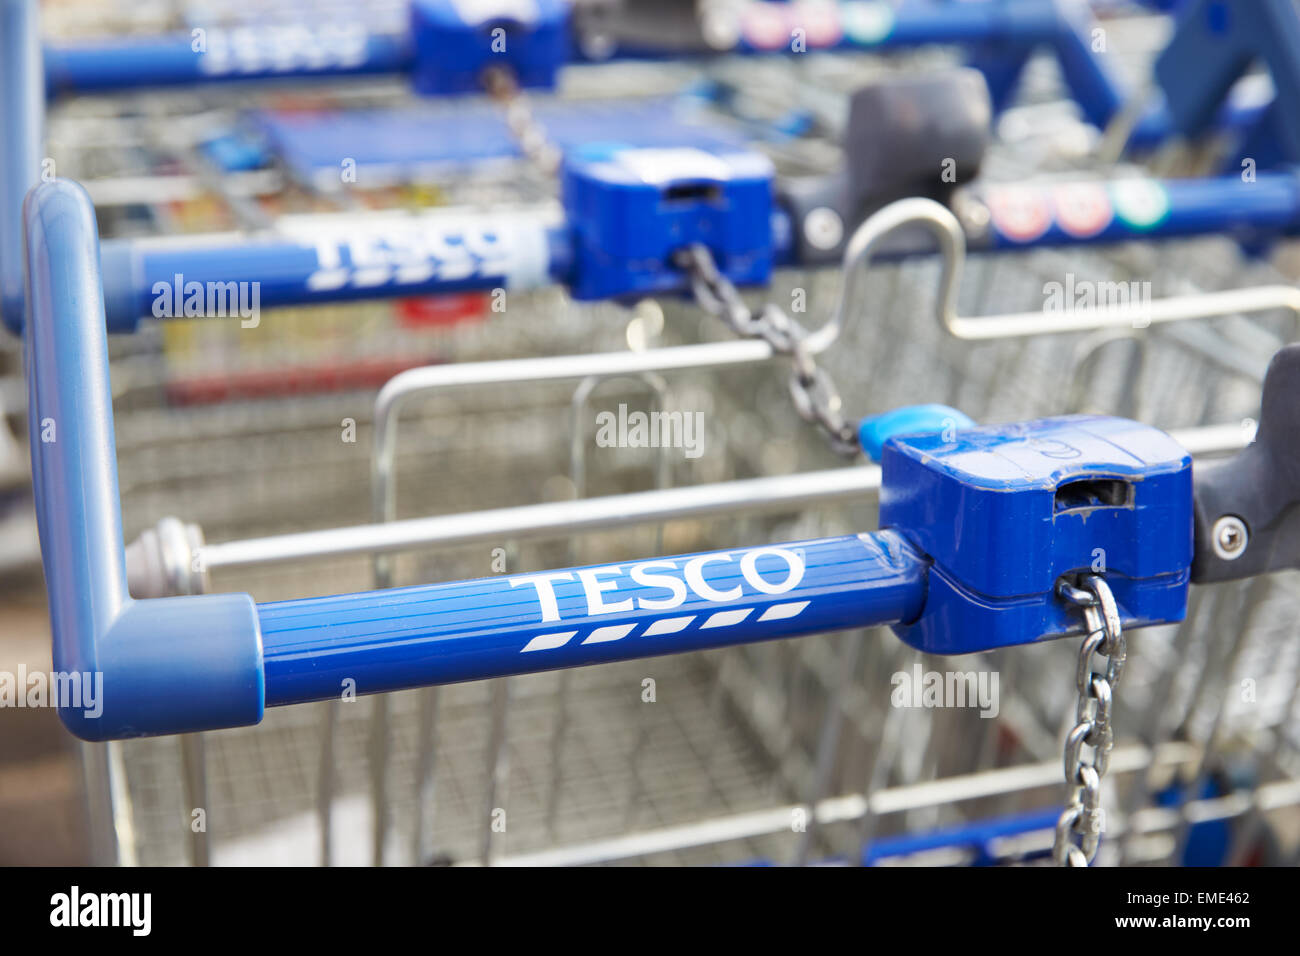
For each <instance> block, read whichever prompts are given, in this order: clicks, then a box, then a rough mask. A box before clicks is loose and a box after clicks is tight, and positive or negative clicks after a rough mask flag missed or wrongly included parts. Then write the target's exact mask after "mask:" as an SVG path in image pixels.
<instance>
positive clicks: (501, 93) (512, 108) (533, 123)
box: [483, 67, 561, 176]
mask: <svg viewBox="0 0 1300 956" xmlns="http://www.w3.org/2000/svg"><path fill="white" fill-rule="evenodd" d="M483 82H484V85H485V86H486V87H487V92H488V95H489V96H490V97H492V98H493V99H494V100H496V101H497V102H498V103H500V104H501V105H502V106H503V107H504V109H505V114H506V127H507V128H508V129H509V130H510V134H511V135H512V136H514V138H515V141H516V142H517V143H518V144H519V148H520V149H522V150H523V151H524V156H525V157H526V158H527V159H528V161H529V162H531V163H532V164H533V165H534V166H536V167H537V168H538V169H540V170H541V171H542V172H543V173H545V174H546V175H548V176H552V175H554V174H555V172H556V171H557V170H558V169H559V168H560V160H561V154H560V150H559V147H557V146H556V145H555V144H554V143H553V142H551V137H550V135H549V134H548V133H547V132H546V127H544V126H543V125H542V124H541V121H540V120H538V118H537V115H536V114H535V113H533V109H532V106H531V105H530V104H529V102H528V97H526V96H525V95H524V93H523V91H522V90H521V89H520V88H519V83H518V81H517V80H516V79H515V77H514V74H512V73H511V72H510V71H509V70H506V69H503V68H501V67H492V68H489V69H488V70H485V71H484V75H483Z"/></svg>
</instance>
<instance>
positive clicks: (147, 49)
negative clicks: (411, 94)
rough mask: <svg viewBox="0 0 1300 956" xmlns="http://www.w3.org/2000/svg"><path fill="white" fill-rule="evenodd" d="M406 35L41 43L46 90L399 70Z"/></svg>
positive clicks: (259, 34) (406, 51)
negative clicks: (43, 46) (42, 44)
mask: <svg viewBox="0 0 1300 956" xmlns="http://www.w3.org/2000/svg"><path fill="white" fill-rule="evenodd" d="M413 62H414V61H413V57H412V51H411V47H410V42H409V40H408V39H407V38H406V37H402V36H392V35H389V34H380V33H367V32H365V31H364V30H361V29H360V28H357V29H336V28H332V27H328V26H327V27H322V28H312V27H300V26H294V27H285V26H278V25H267V26H264V27H259V28H257V29H256V30H250V29H244V30H230V31H226V30H215V29H214V30H207V31H204V34H203V37H202V40H199V39H198V38H197V37H195V36H193V35H191V34H185V33H180V34H173V35H168V36H156V37H127V38H123V39H112V40H95V41H78V42H75V43H74V42H69V43H60V44H47V45H46V47H45V87H46V92H47V95H50V96H59V95H64V94H71V93H110V92H114V91H119V90H127V89H136V88H140V87H151V86H186V85H190V84H194V83H222V82H238V81H241V80H242V81H247V80H274V79H288V78H295V77H296V78H310V77H331V76H359V75H368V74H382V73H405V72H408V71H409V70H410V69H411V67H412V64H413Z"/></svg>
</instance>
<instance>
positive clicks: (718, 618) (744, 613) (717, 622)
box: [700, 607, 754, 630]
mask: <svg viewBox="0 0 1300 956" xmlns="http://www.w3.org/2000/svg"><path fill="white" fill-rule="evenodd" d="M753 611H754V609H753V608H752V607H741V608H736V609H735V610H734V611H719V612H718V613H717V614H714V615H712V616H711V617H710V618H709V619H708V620H707V621H705V622H704V623H703V624H701V625H700V630H704V629H705V628H706V627H731V625H733V624H739V623H740V622H741V621H743V620H744V619H745V618H747V617H749V615H750V614H752V613H753Z"/></svg>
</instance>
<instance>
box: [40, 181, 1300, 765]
mask: <svg viewBox="0 0 1300 956" xmlns="http://www.w3.org/2000/svg"><path fill="white" fill-rule="evenodd" d="M24 227H25V229H26V238H27V274H26V279H27V289H26V291H27V296H26V300H27V321H26V323H25V336H26V345H27V352H26V360H27V378H28V389H29V410H28V415H29V421H28V427H29V432H30V436H31V448H32V472H33V485H34V489H35V498H36V515H37V521H38V523H39V527H40V538H41V552H42V559H43V562H44V569H45V578H46V584H47V588H48V591H49V603H50V621H51V627H52V630H53V634H54V666H55V669H56V671H58V672H59V673H60V675H66V677H65V679H64V682H63V684H62V685H61V686H63V687H64V688H66V689H68V690H72V689H74V687H75V685H76V683H77V682H78V681H79V682H80V685H81V686H82V687H84V686H85V685H86V682H87V681H91V682H92V685H91V686H94V687H98V688H99V689H100V692H99V693H96V694H95V700H94V701H92V702H87V701H85V700H84V699H80V696H79V695H76V694H74V695H73V697H72V699H66V698H64V697H63V696H60V698H59V700H58V703H59V705H60V706H59V710H60V714H61V716H62V718H63V720H64V722H65V724H66V725H67V726H68V727H69V729H70V730H72V731H73V732H74V733H76V734H77V735H78V736H81V737H83V738H85V739H91V740H105V739H113V738H118V737H131V736H141V735H146V734H164V733H183V732H189V731H196V730H207V729H217V728H221V727H233V726H240V725H243V724H251V723H256V722H257V721H258V720H260V719H261V716H262V713H263V709H264V708H265V706H266V705H268V704H269V705H272V706H274V705H278V704H292V703H300V702H305V701H312V700H325V699H330V698H334V697H336V696H339V695H342V694H346V693H348V692H359V693H377V692H383V691H393V690H400V689H404V688H409V687H417V686H425V685H430V684H439V683H450V682H455V681H465V680H475V679H481V678H487V677H498V676H506V675H510V674H521V673H528V672H533V671H542V670H551V669H555V668H563V667H574V666H580V665H586V664H596V663H603V662H608V661H615V660H627V659H631V658H639V657H650V656H656V655H660V654H666V653H674V652H680V651H690V650H699V649H704V648H712V647H722V646H729V645H734V644H741V643H747V642H752V641H759V640H766V639H771V638H779V637H793V636H797V635H802V634H807V633H812V632H819V631H827V630H838V629H846V628H861V627H872V626H879V625H894V627H895V630H896V631H897V633H898V634H899V636H900V637H902V639H903V640H905V641H907V642H909V643H911V644H913V645H914V646H916V647H918V648H921V649H922V650H927V651H931V652H942V653H965V652H969V651H974V650H984V649H989V648H993V647H1005V646H1008V645H1011V644H1020V643H1028V642H1031V641H1035V640H1040V639H1042V638H1044V637H1053V636H1062V635H1065V634H1070V633H1078V631H1079V628H1080V621H1079V620H1078V618H1077V617H1075V616H1074V615H1073V613H1072V612H1071V610H1070V609H1069V608H1067V607H1065V606H1064V605H1063V604H1062V602H1060V601H1059V600H1058V599H1057V598H1056V596H1055V592H1056V588H1057V584H1058V583H1059V581H1060V580H1061V579H1062V578H1063V577H1068V576H1070V575H1073V574H1075V573H1078V572H1080V571H1081V570H1086V569H1088V568H1089V567H1090V565H1091V564H1092V562H1093V561H1095V558H1096V553H1097V549H1098V548H1101V550H1102V552H1103V553H1105V554H1106V561H1107V571H1106V575H1107V579H1108V582H1109V583H1110V585H1111V589H1112V591H1113V593H1114V594H1115V597H1116V600H1117V612H1118V613H1119V614H1120V616H1121V619H1122V621H1123V623H1124V626H1125V627H1126V628H1127V627H1143V626H1147V625H1152V624H1163V623H1169V622H1171V621H1177V620H1180V619H1181V618H1182V616H1183V615H1184V613H1185V611H1186V599H1187V587H1188V582H1189V579H1190V576H1191V566H1192V560H1193V510H1194V507H1193V498H1192V488H1193V486H1192V472H1191V458H1190V456H1189V455H1188V454H1187V452H1186V451H1185V450H1184V449H1182V448H1181V447H1179V446H1178V445H1177V444H1176V443H1175V442H1174V441H1173V440H1172V439H1171V438H1169V437H1168V436H1167V435H1165V434H1164V433H1162V432H1159V431H1158V430H1156V429H1153V428H1149V427H1147V426H1144V425H1140V424H1138V423H1136V422H1131V421H1126V420H1123V419H1116V418H1106V417H1098V416H1067V417H1064V418H1058V419H1043V420H1039V421H1036V422H1022V423H1016V424H1012V425H1004V426H985V427H981V428H973V429H966V430H963V429H962V428H960V426H958V427H957V428H956V430H955V431H954V432H953V433H952V434H949V433H948V432H947V430H943V431H938V432H934V431H925V432H921V433H914V434H908V435H898V434H896V435H893V436H892V437H890V438H888V440H887V441H885V442H884V446H883V452H882V455H881V469H882V475H883V480H882V487H881V504H880V521H881V526H882V528H884V529H886V530H883V531H880V532H876V533H872V534H862V535H848V536H842V537H835V538H822V539H816V540H811V541H803V542H795V543H791V544H783V545H774V546H766V547H758V548H746V549H738V550H733V551H714V552H705V553H702V554H694V555H681V556H676V557H666V558H652V559H649V560H645V561H638V562H630V563H629V562H623V563H620V564H616V565H606V566H596V567H586V568H568V569H563V570H557V571H545V572H541V573H533V574H519V575H503V576H500V577H495V578H484V579H480V580H475V581H462V582H454V583H448V584H437V585H427V586H418V587H406V588H395V589H390V590H384V591H375V592H370V593H361V594H343V595H336V596H333V597H323V598H308V599H304V600H297V601H285V602H279V603H273V604H255V603H254V602H253V599H252V598H251V597H250V596H248V595H247V594H216V595H190V596H185V597H172V598H156V599H148V600H136V599H133V598H132V597H131V596H130V594H129V592H128V588H127V576H126V562H125V555H124V549H123V540H122V525H121V509H120V501H119V497H118V485H117V468H116V459H115V448H114V438H113V414H112V399H111V392H110V388H109V371H108V344H107V333H106V330H105V323H104V300H103V294H102V291H101V286H100V267H99V250H98V240H97V236H96V226H95V218H94V212H93V209H92V207H91V203H90V199H89V197H88V196H87V195H86V193H85V191H84V190H83V189H82V188H81V187H80V186H78V185H77V184H75V183H71V182H66V181H58V180H56V181H54V182H50V183H42V184H41V185H39V186H37V187H35V188H34V189H33V190H32V191H31V193H29V194H28V197H27V200H26V203H25V205H24ZM1298 370H1300V346H1294V347H1291V348H1289V349H1286V350H1283V351H1282V352H1281V353H1279V357H1278V359H1277V360H1276V361H1275V363H1274V365H1273V366H1272V368H1271V369H1270V375H1269V379H1268V381H1266V382H1265V387H1264V392H1265V407H1264V412H1263V414H1262V415H1261V424H1260V435H1261V436H1262V437H1261V439H1260V442H1259V443H1257V445H1258V446H1259V448H1260V449H1263V451H1262V452H1256V455H1258V456H1259V457H1252V456H1251V455H1250V454H1246V455H1243V456H1242V460H1239V461H1238V462H1236V463H1235V464H1230V465H1227V466H1224V468H1225V471H1224V472H1223V473H1222V474H1223V475H1224V476H1226V477H1223V478H1221V479H1220V480H1219V481H1218V482H1217V484H1214V485H1213V486H1208V485H1207V489H1210V488H1212V489H1213V490H1214V491H1216V492H1217V494H1216V495H1215V496H1214V497H1213V498H1212V500H1211V498H1204V500H1198V501H1197V502H1196V507H1197V508H1198V509H1200V510H1201V511H1202V512H1204V513H1207V514H1215V513H1218V512H1217V510H1214V509H1217V508H1219V507H1222V508H1230V507H1232V506H1233V504H1234V501H1236V502H1245V503H1246V504H1248V505H1250V507H1247V508H1245V509H1244V511H1243V513H1244V514H1245V515H1246V516H1247V518H1248V519H1249V520H1253V521H1255V524H1254V526H1253V527H1252V526H1251V525H1249V524H1247V525H1246V527H1247V530H1248V531H1250V532H1251V533H1254V534H1255V535H1256V537H1257V539H1258V541H1259V542H1260V544H1261V545H1263V544H1265V543H1267V544H1268V546H1267V547H1266V548H1265V549H1264V554H1265V555H1266V556H1267V558H1268V560H1267V561H1265V562H1264V563H1263V564H1262V565H1261V566H1260V567H1259V568H1258V570H1259V571H1260V572H1262V571H1267V570H1272V569H1275V568H1279V567H1286V566H1290V565H1291V564H1292V562H1293V560H1294V559H1296V557H1297V554H1296V551H1295V549H1294V548H1293V547H1291V546H1284V545H1283V544H1282V543H1281V542H1282V536H1281V534H1280V532H1281V531H1283V530H1286V531H1287V532H1288V533H1287V535H1286V536H1285V537H1286V540H1287V541H1288V542H1290V543H1291V545H1293V543H1294V541H1295V534H1294V529H1293V528H1292V527H1291V525H1292V521H1291V519H1290V518H1289V517H1286V516H1292V515H1294V514H1295V512H1296V508H1295V507H1294V506H1295V503H1296V502H1297V500H1300V494H1297V489H1300V449H1296V448H1294V447H1290V448H1288V447H1287V446H1288V439H1289V437H1290V434H1291V433H1293V429H1292V426H1293V424H1294V421H1295V416H1294V413H1293V412H1292V411H1291V408H1293V407H1294V406H1295V405H1296V403H1295V402H1294V401H1289V399H1290V398H1291V397H1292V393H1293V392H1294V389H1295V388H1300V374H1297V371H1298ZM1290 445H1292V446H1294V443H1293V442H1291V443H1290ZM1264 452H1267V454H1264ZM1274 471H1277V472H1278V477H1277V480H1275V481H1269V480H1266V479H1268V478H1269V476H1270V475H1271V474H1272V473H1273V472H1274ZM1234 474H1236V476H1237V477H1236V478H1235V479H1234V478H1233V475H1234ZM1261 476H1262V477H1261ZM1207 509H1209V510H1207ZM1279 515H1281V516H1283V518H1280V519H1276V520H1275V516H1279ZM1284 524H1285V529H1284V528H1283V525H1284ZM1270 532H1272V536H1271V537H1270ZM1225 540H1226V539H1225ZM1220 543H1221V544H1223V543H1224V542H1220ZM1197 545H1198V547H1199V546H1201V545H1202V542H1200V541H1198V542H1197ZM1247 566H1248V567H1249V571H1250V572H1254V571H1256V567H1255V566H1254V565H1247ZM74 675H75V676H74Z"/></svg>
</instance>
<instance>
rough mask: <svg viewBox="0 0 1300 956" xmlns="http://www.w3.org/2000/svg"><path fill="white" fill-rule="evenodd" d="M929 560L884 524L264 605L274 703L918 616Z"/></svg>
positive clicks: (268, 687) (269, 689)
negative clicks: (776, 541)
mask: <svg viewBox="0 0 1300 956" xmlns="http://www.w3.org/2000/svg"><path fill="white" fill-rule="evenodd" d="M925 569H926V563H925V561H924V559H923V558H922V557H921V556H920V555H919V554H917V552H916V551H914V550H913V549H912V548H911V547H910V546H908V545H907V543H906V542H905V541H904V540H903V539H902V538H901V537H900V536H899V535H897V534H895V533H893V532H889V531H882V532H876V533H874V534H862V535H850V536H844V537H837V538H821V539H817V540H813V541H800V542H794V543H790V544H782V545H778V546H773V547H764V548H748V549H738V550H735V551H714V552H707V553H703V554H695V555H679V556H676V557H666V558H654V559H651V560H648V561H640V562H637V561H633V562H623V563H621V564H617V565H606V566H600V567H590V568H569V569H565V570H560V571H547V572H544V573H541V574H521V575H505V576H502V577H497V578H482V579H480V580H477V581H461V582H456V583H452V584H436V585H429V586H424V587H406V588H396V589H393V590H388V591H375V592H371V593H367V594H344V595H339V596H337V597H326V598H307V599H304V600H297V601H283V602H279V603H275V604H260V605H258V608H257V613H258V617H259V619H260V621H261V626H262V643H263V648H264V653H265V669H266V703H267V705H268V706H275V705H278V704H295V703H302V702H304V701H312V700H324V699H327V698H334V697H338V696H339V695H340V694H341V693H342V692H343V690H344V689H345V688H346V687H347V686H348V684H347V683H346V682H347V681H348V680H349V679H351V680H352V681H353V682H354V684H353V685H352V686H353V687H354V689H355V690H357V691H358V692H362V693H372V692H376V691H392V690H401V689H404V688H408V687H419V686H424V685H428V684H445V683H451V682H455V681H466V680H479V679H482V678H487V677H499V676H502V675H506V674H523V673H529V672H532V671H544V670H553V669H556V668H562V667H579V666H583V665H587V664H602V663H606V662H609V661H619V660H628V659H631V658H638V657H654V656H657V655H660V654H675V653H679V652H682V651H695V650H703V649H706V648H713V647H725V646H730V645H733V644H742V643H748V642H752V641H761V640H770V639H773V638H779V637H794V636H797V635H801V634H809V633H815V632H818V631H830V630H840V629H844V628H856V627H867V626H874V625H882V624H895V623H899V622H903V621H910V620H912V619H913V618H915V617H916V616H917V615H918V614H920V612H921V606H922V603H923V599H924V596H925Z"/></svg>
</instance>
